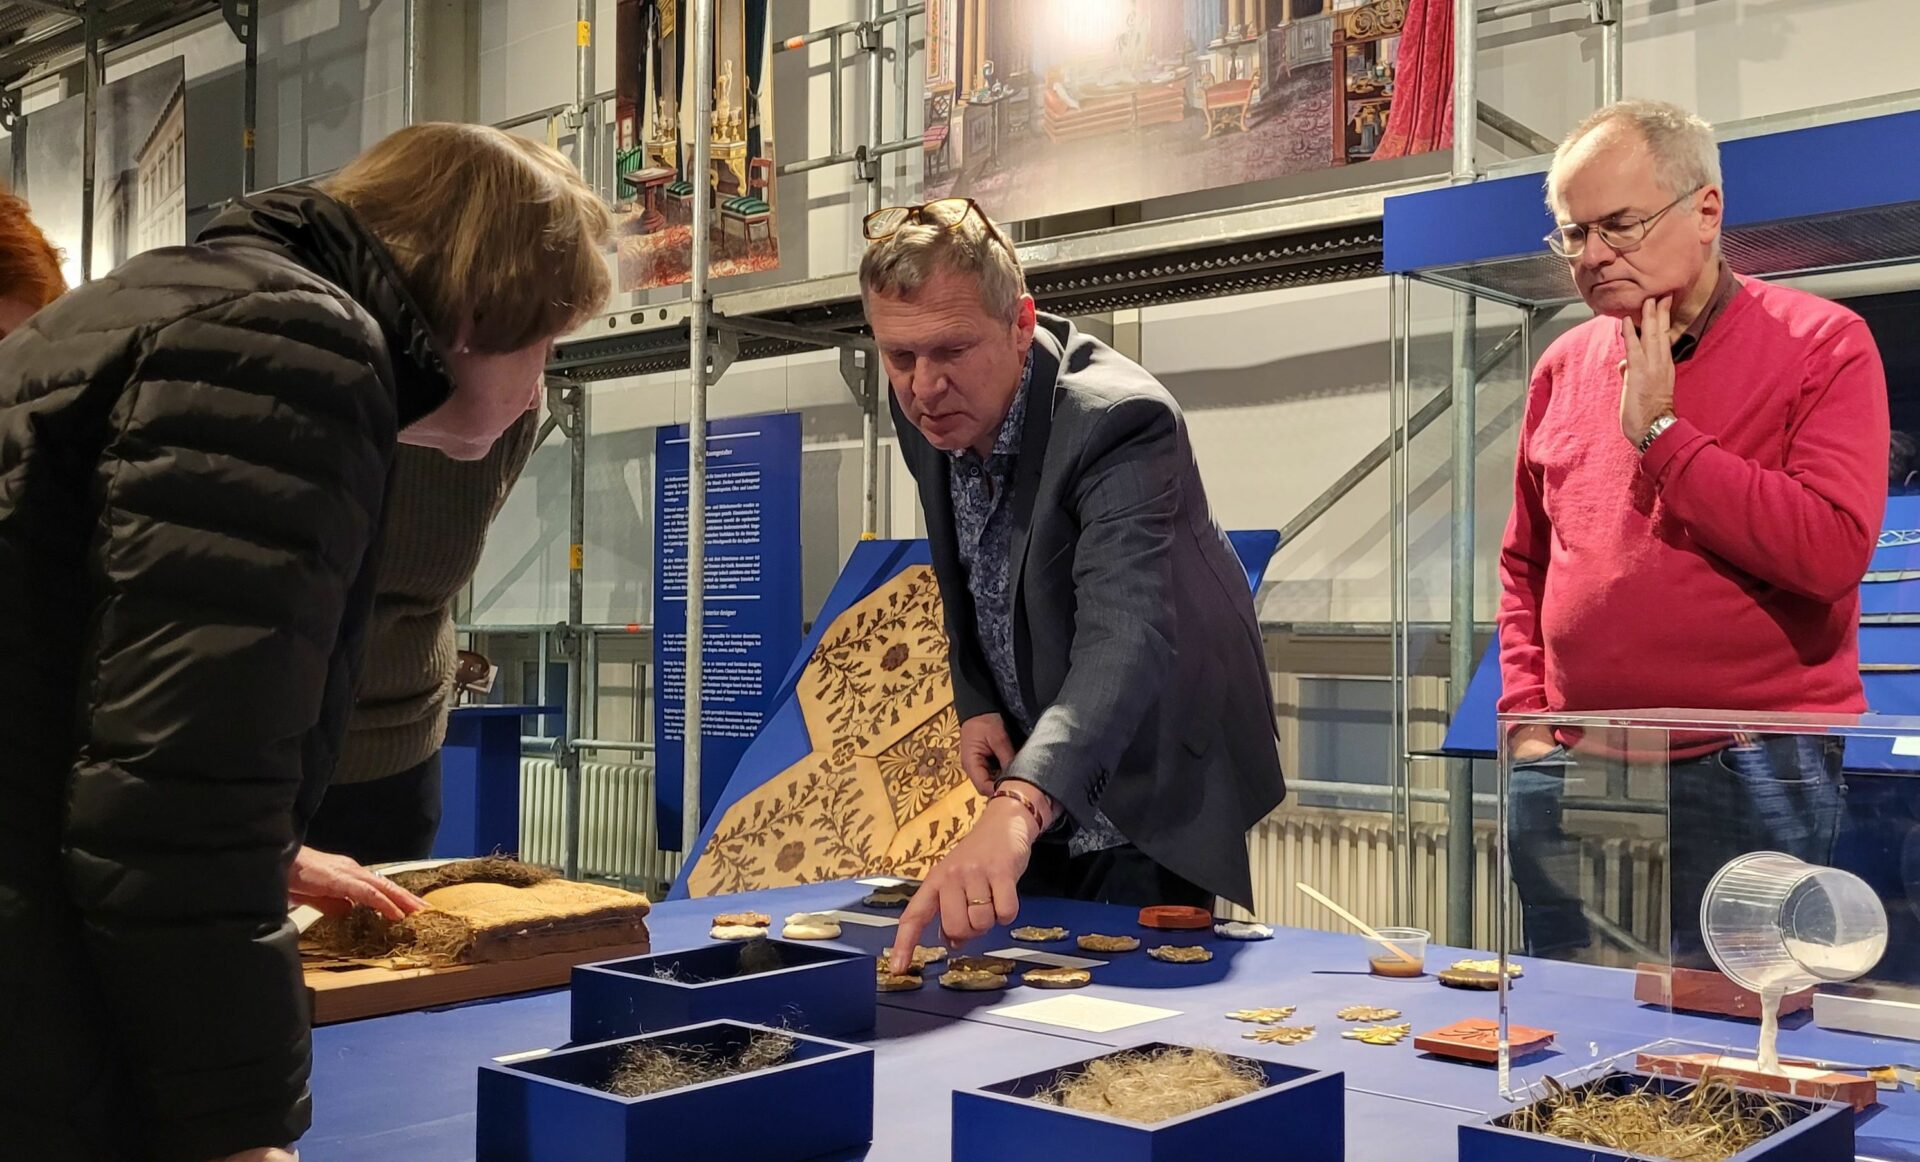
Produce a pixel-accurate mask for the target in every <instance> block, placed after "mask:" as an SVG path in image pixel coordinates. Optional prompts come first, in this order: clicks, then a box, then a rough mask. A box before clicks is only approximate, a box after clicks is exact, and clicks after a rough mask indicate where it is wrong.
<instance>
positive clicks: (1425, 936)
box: [1367, 928, 1433, 976]
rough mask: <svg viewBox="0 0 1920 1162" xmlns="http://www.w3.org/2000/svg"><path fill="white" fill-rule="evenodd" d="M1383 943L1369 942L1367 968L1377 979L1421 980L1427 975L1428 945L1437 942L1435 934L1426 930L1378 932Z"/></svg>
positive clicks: (1386, 930)
mask: <svg viewBox="0 0 1920 1162" xmlns="http://www.w3.org/2000/svg"><path fill="white" fill-rule="evenodd" d="M1374 931H1376V932H1378V933H1380V940H1373V939H1368V940H1367V966H1368V967H1369V968H1370V969H1372V970H1373V975H1375V976H1421V975H1424V974H1425V973H1426V971H1427V941H1429V940H1431V939H1433V933H1431V932H1428V931H1427V930H1426V929H1424V928H1376V929H1374ZM1382 941H1386V942H1387V943H1391V944H1392V945H1393V948H1398V949H1399V950H1400V952H1404V953H1406V954H1407V956H1411V957H1412V958H1413V959H1412V960H1408V959H1407V957H1406V956H1401V955H1400V953H1399V952H1395V951H1394V950H1393V948H1388V947H1387V944H1386V943H1382Z"/></svg>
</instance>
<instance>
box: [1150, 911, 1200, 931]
mask: <svg viewBox="0 0 1920 1162" xmlns="http://www.w3.org/2000/svg"><path fill="white" fill-rule="evenodd" d="M1140 926H1141V927H1142V928H1160V929H1167V930H1179V929H1192V930H1195V931H1197V930H1199V929H1202V928H1211V927H1213V913H1212V912H1209V911H1207V910H1206V909H1205V908H1193V907H1188V906H1186V905H1184V904H1155V905H1153V906H1152V907H1148V908H1142V909H1140Z"/></svg>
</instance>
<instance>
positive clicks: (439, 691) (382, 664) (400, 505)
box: [333, 411, 540, 783]
mask: <svg viewBox="0 0 1920 1162" xmlns="http://www.w3.org/2000/svg"><path fill="white" fill-rule="evenodd" d="M539 422H540V415H539V413H538V412H537V411H530V412H528V413H527V414H526V415H525V416H524V417H522V418H521V419H520V420H519V422H517V423H515V424H514V425H513V426H512V427H511V428H508V429H507V430H506V433H505V434H504V435H502V436H501V437H500V440H499V442H498V443H496V444H495V445H494V446H493V451H491V452H489V453H487V455H486V457H485V458H484V459H481V460H472V461H464V462H463V461H459V460H453V459H449V458H448V457H446V456H444V455H442V454H440V453H439V452H435V451H433V450H432V449H429V448H415V447H409V446H407V445H401V447H400V448H399V449H398V450H397V452H396V453H395V455H394V463H393V477H392V480H391V482H390V483H389V484H388V486H387V517H386V531H385V533H384V534H383V536H382V548H381V550H380V574H379V580H378V582H377V583H376V584H377V589H376V592H375V594H374V599H373V617H372V619H371V620H370V621H369V622H368V623H367V643H366V656H365V659H364V660H363V661H362V663H361V667H360V684H359V686H358V687H357V688H356V689H355V691H354V697H353V716H352V718H351V719H349V721H348V724H347V738H346V741H345V743H344V744H343V745H342V747H341V750H340V764H339V766H338V767H336V768H335V769H334V773H333V781H334V782H336V783H366V782H371V781H373V780H374V779H383V778H386V777H387V776H388V775H396V774H399V773H400V772H401V771H404V770H407V769H409V768H411V767H415V766H418V765H419V764H420V763H422V762H424V761H425V760H426V759H427V757H428V756H429V755H431V754H433V752H434V751H436V750H439V749H440V744H441V743H442V742H443V741H445V739H446V737H447V709H448V707H449V706H450V705H451V703H452V693H453V668H454V662H455V650H454V638H453V599H454V596H455V595H456V594H458V593H459V592H460V590H461V589H462V588H463V587H464V586H465V585H466V584H467V582H468V581H470V580H472V579H473V571H474V570H475V569H476V568H478V567H479V565H480V547H481V545H482V544H483V543H485V541H486V536H487V526H488V525H490V524H492V523H493V518H494V516H495V514H497V513H498V512H499V511H500V506H501V505H502V504H504V503H505V502H506V499H507V493H508V492H509V491H510V490H511V489H512V488H513V482H514V481H515V480H517V479H519V476H520V470H521V469H522V468H523V467H525V466H526V463H527V457H528V456H529V455H530V454H532V452H533V437H534V435H535V433H536V432H537V431H538V430H539V428H538V425H539Z"/></svg>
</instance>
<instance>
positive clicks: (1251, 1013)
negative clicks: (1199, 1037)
mask: <svg viewBox="0 0 1920 1162" xmlns="http://www.w3.org/2000/svg"><path fill="white" fill-rule="evenodd" d="M1294 1008H1295V1006H1293V1005H1281V1006H1279V1007H1278V1008H1273V1009H1235V1010H1234V1011H1233V1012H1231V1013H1228V1014H1227V1020H1229V1021H1251V1022H1253V1023H1254V1024H1256V1025H1277V1024H1279V1023H1280V1022H1281V1021H1284V1020H1286V1019H1287V1018H1288V1017H1291V1016H1293V1012H1294Z"/></svg>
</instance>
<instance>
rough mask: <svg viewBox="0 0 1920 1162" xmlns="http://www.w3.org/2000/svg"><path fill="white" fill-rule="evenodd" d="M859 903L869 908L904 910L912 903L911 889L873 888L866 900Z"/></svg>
mask: <svg viewBox="0 0 1920 1162" xmlns="http://www.w3.org/2000/svg"><path fill="white" fill-rule="evenodd" d="M860 902H861V903H862V904H865V905H866V906H867V907H869V908H904V907H906V906H907V905H908V904H910V903H912V902H913V889H912V888H908V887H898V888H875V889H874V890H873V891H872V892H871V893H869V894H868V896H867V898H866V899H864V900H862V901H860Z"/></svg>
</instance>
